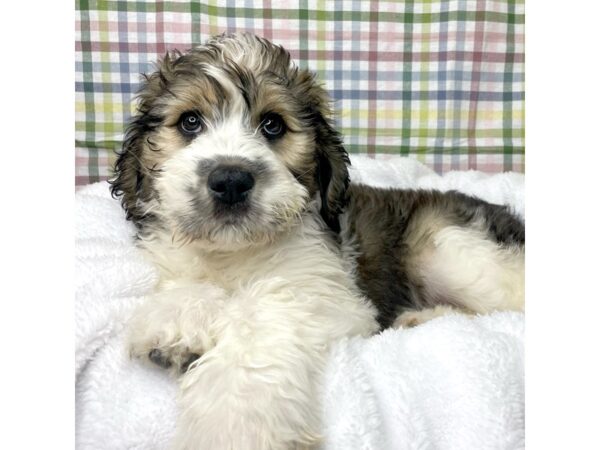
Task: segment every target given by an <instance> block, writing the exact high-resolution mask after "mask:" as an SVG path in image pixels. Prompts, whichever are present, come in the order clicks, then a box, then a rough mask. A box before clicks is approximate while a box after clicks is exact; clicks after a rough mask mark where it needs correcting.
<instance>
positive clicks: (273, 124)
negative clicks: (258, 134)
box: [261, 113, 286, 139]
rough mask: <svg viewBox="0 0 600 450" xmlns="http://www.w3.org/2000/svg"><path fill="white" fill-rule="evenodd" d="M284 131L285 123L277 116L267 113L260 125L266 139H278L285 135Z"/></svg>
mask: <svg viewBox="0 0 600 450" xmlns="http://www.w3.org/2000/svg"><path fill="white" fill-rule="evenodd" d="M285 130H286V127H285V122H284V121H283V118H282V117H281V116H280V115H279V114H275V113H269V114H267V115H265V117H264V119H263V121H262V123H261V131H262V134H263V135H264V136H265V137H266V138H267V139H275V138H278V137H280V136H282V135H283V133H285Z"/></svg>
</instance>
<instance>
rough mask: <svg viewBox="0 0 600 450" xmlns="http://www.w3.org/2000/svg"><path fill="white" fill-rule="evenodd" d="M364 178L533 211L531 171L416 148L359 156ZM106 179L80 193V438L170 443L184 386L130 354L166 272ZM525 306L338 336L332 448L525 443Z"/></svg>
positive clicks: (127, 445)
mask: <svg viewBox="0 0 600 450" xmlns="http://www.w3.org/2000/svg"><path fill="white" fill-rule="evenodd" d="M352 161H353V165H354V166H353V169H352V171H351V177H352V180H353V182H359V181H360V182H364V183H368V184H372V185H376V186H396V187H421V188H435V189H441V190H448V189H456V190H459V191H462V192H465V193H467V194H472V195H477V196H479V197H481V198H483V199H485V200H487V201H490V202H493V203H503V204H510V205H512V206H513V208H514V210H515V211H516V213H517V214H519V215H522V214H523V211H524V180H523V176H522V175H520V174H514V173H505V174H497V175H492V176H490V175H485V174H483V173H479V172H451V173H448V174H446V175H445V176H443V177H440V176H438V175H436V174H435V173H433V172H432V171H431V170H429V169H427V168H426V167H425V166H423V165H421V164H419V163H417V162H415V161H413V160H410V159H406V158H401V159H392V160H389V161H382V160H370V159H367V158H362V157H356V156H355V157H352ZM133 234H134V229H133V226H132V225H131V224H130V223H129V222H126V221H125V216H124V213H123V211H122V210H121V208H120V205H119V203H118V201H116V200H114V199H112V198H111V197H110V194H109V192H108V185H107V184H106V183H96V184H94V185H91V186H88V187H86V188H84V189H82V190H80V191H79V192H78V193H77V195H76V257H77V261H76V303H75V313H76V349H75V358H76V382H77V386H76V421H77V422H76V442H77V448H78V449H79V450H83V449H106V450H119V449H140V450H141V449H143V450H152V449H166V448H168V447H169V441H170V438H171V436H172V433H173V428H174V423H175V420H176V417H177V406H176V403H175V398H176V385H175V382H174V381H173V380H171V379H170V378H169V377H168V376H167V375H166V373H164V372H163V371H162V370H161V369H159V368H150V367H148V366H145V365H142V364H141V363H139V362H138V361H132V360H130V359H129V357H128V356H127V353H126V350H125V348H124V345H123V336H124V323H125V321H126V319H127V317H128V315H129V313H130V311H131V309H132V307H134V306H135V305H136V304H138V302H140V301H142V300H143V296H144V295H146V294H148V293H149V292H150V291H151V290H152V288H153V286H154V284H155V283H156V281H157V272H156V270H155V269H154V268H153V267H152V266H151V265H150V264H149V263H147V262H146V261H144V259H143V258H142V257H141V255H140V254H139V253H138V251H137V250H136V248H135V247H134V244H133V239H132V236H133ZM523 328H524V317H523V315H522V314H520V313H496V314H493V315H490V316H484V317H477V318H475V319H468V318H466V317H462V316H447V317H441V318H438V319H435V320H433V321H431V322H428V323H426V324H424V325H421V326H419V327H417V328H415V329H407V330H403V329H401V330H386V331H384V332H383V333H381V334H379V335H377V336H373V337H372V338H370V339H360V338H355V339H350V340H345V341H342V342H340V343H338V344H337V345H335V346H334V348H333V350H332V354H331V356H330V358H329V363H328V366H327V370H326V372H325V377H324V380H323V394H322V403H323V420H324V436H325V438H324V442H323V448H324V449H325V450H333V449H339V450H354V449H372V450H386V449H390V450H391V449H467V450H469V449H472V450H484V449H520V448H524V392H523V391H524V384H523V356H524V351H523Z"/></svg>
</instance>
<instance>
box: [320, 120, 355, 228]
mask: <svg viewBox="0 0 600 450" xmlns="http://www.w3.org/2000/svg"><path fill="white" fill-rule="evenodd" d="M314 125H315V131H316V138H315V141H316V145H317V184H318V186H319V191H320V194H321V216H322V217H323V220H325V223H326V224H327V225H328V226H329V228H331V230H333V231H335V232H336V233H337V232H339V231H340V223H339V220H338V215H339V214H341V213H342V211H343V209H344V207H345V206H346V204H347V202H348V199H347V196H346V193H347V190H348V184H349V183H350V176H349V175H348V166H349V165H350V159H349V158H348V153H347V152H346V149H345V148H344V146H343V145H342V139H341V135H340V133H339V132H337V131H336V130H335V129H334V128H333V127H332V126H331V124H330V123H329V121H328V120H327V119H326V118H325V117H323V115H322V114H321V113H320V112H317V113H316V115H315V124H314Z"/></svg>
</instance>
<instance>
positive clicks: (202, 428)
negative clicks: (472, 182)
mask: <svg viewBox="0 0 600 450" xmlns="http://www.w3.org/2000/svg"><path fill="white" fill-rule="evenodd" d="M329 103H330V101H329V97H328V95H327V93H326V92H325V91H324V90H323V88H322V87H321V86H319V85H318V84H317V83H316V82H315V79H314V76H313V75H312V74H311V73H310V72H308V71H306V70H300V69H298V68H297V67H296V66H295V65H294V64H293V63H292V62H291V60H290V56H289V54H288V53H287V52H286V51H285V50H284V49H283V48H281V47H279V46H276V45H273V44H271V43H270V42H268V41H266V40H264V39H260V38H257V37H254V36H251V35H246V34H241V35H229V36H220V37H217V38H214V39H212V40H210V41H209V42H207V43H206V44H205V45H203V46H199V47H196V48H194V49H192V50H190V51H189V52H187V53H185V54H180V53H175V54H168V55H167V56H165V58H164V59H163V60H162V61H161V63H160V65H159V68H158V70H157V71H156V72H155V73H153V74H151V75H149V76H147V77H146V81H145V83H144V85H143V87H142V89H141V91H140V93H139V103H138V113H137V115H136V116H135V117H134V118H133V120H132V122H131V124H130V126H129V128H128V131H127V134H126V139H125V142H124V146H123V151H122V152H121V153H120V155H119V158H118V160H117V164H116V177H115V178H114V179H113V180H112V191H113V194H114V195H115V196H121V198H122V204H123V207H124V208H125V210H126V211H127V218H128V219H130V220H132V221H133V222H134V223H135V225H136V226H137V229H138V236H137V238H138V241H137V242H138V245H139V247H140V248H141V249H142V250H143V251H144V252H145V253H146V254H147V256H148V257H149V258H150V259H151V260H153V261H154V262H155V263H156V264H157V265H158V267H159V268H160V270H161V282H160V285H159V286H158V288H157V291H156V293H155V294H154V295H153V296H152V297H151V298H149V299H148V300H147V301H146V302H145V303H144V304H143V305H142V306H141V307H140V308H139V309H138V311H137V312H136V313H135V314H134V316H133V317H132V319H131V325H130V330H131V333H130V351H131V353H132V355H134V356H136V357H140V358H143V359H146V360H149V361H152V362H153V363H156V364H159V365H161V366H163V367H165V368H169V369H170V370H172V371H173V372H175V373H177V374H178V376H179V380H180V385H181V398H180V403H181V407H182V408H181V417H180V419H179V422H178V428H177V430H176V438H175V448H178V449H203V450H207V449H218V450H223V449H277V450H280V449H293V448H294V449H300V448H310V447H312V446H314V445H315V444H316V443H317V442H318V441H319V431H320V428H319V400H318V397H319V396H318V379H319V376H320V373H321V371H322V368H323V365H324V362H325V358H326V355H327V349H328V347H329V345H330V344H331V342H333V341H335V340H336V339H340V338H342V337H345V336H357V335H360V336H368V335H371V334H373V333H375V332H377V331H378V330H379V329H381V328H382V327H387V326H389V325H392V324H396V325H398V324H405V325H415V324H417V323H420V322H422V321H424V320H427V319H428V318H431V317H433V316H435V315H439V314H441V313H444V312H447V311H448V310H449V309H450V308H456V309H460V310H463V311H466V312H477V313H483V312H487V311H491V310H493V309H518V308H521V307H522V305H523V244H524V233H523V225H522V224H521V222H520V221H519V220H517V219H516V218H515V217H513V216H512V215H511V214H510V212H509V211H508V210H507V209H506V208H505V207H502V206H495V205H490V204H487V203H484V202H482V201H479V200H476V199H474V198H470V197H467V196H464V195H461V194H458V193H447V194H441V193H437V192H424V191H398V190H379V189H373V188H368V187H365V186H355V185H350V184H349V178H348V171H347V165H348V164H349V159H348V155H347V153H346V151H345V150H344V148H343V146H342V141H341V138H340V135H339V133H337V132H336V131H335V130H334V129H333V127H332V125H331V122H330V117H331V111H330V106H329Z"/></svg>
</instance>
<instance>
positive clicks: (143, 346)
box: [129, 320, 212, 373]
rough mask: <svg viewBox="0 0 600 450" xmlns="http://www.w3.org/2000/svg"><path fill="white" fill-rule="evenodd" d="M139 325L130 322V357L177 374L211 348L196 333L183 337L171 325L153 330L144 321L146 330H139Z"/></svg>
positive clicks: (177, 329) (175, 327)
mask: <svg viewBox="0 0 600 450" xmlns="http://www.w3.org/2000/svg"><path fill="white" fill-rule="evenodd" d="M143 322H146V321H143ZM141 325H142V324H139V323H138V321H137V320H132V322H131V333H130V338H129V353H130V355H131V356H132V357H134V358H139V359H142V360H146V361H149V362H151V363H153V364H156V365H157V366H159V367H162V368H164V369H170V370H173V371H174V372H177V373H185V372H186V371H187V370H188V369H189V367H190V365H191V364H192V363H193V362H194V361H196V360H197V359H198V358H200V357H201V356H202V354H203V353H204V352H205V351H206V350H208V348H209V347H211V346H212V345H211V344H210V341H209V340H208V339H206V338H205V339H202V338H201V337H200V336H199V335H198V334H199V333H197V332H196V333H191V334H187V335H184V334H183V333H182V332H181V329H180V327H178V326H177V324H174V323H172V322H171V323H169V322H164V323H161V324H160V326H159V327H157V328H156V329H152V328H153V327H152V326H151V324H148V323H147V322H146V323H145V325H146V328H145V329H144V330H140V326H141ZM149 325H150V326H149Z"/></svg>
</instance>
